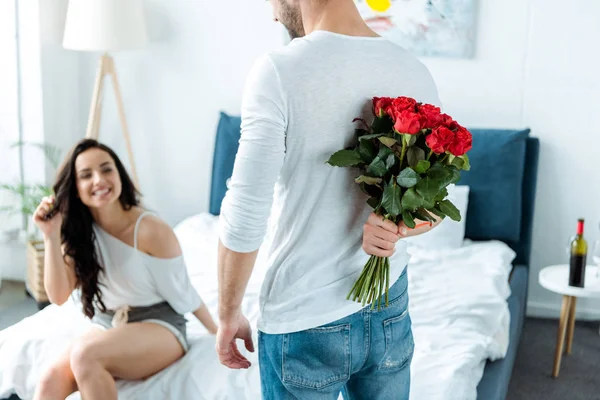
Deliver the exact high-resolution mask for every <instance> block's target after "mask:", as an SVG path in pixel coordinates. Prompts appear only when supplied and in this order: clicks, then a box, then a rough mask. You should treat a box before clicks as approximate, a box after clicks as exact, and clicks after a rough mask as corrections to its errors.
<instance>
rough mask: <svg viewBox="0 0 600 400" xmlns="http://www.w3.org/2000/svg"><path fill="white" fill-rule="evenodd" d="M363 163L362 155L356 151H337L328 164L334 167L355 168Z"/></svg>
mask: <svg viewBox="0 0 600 400" xmlns="http://www.w3.org/2000/svg"><path fill="white" fill-rule="evenodd" d="M361 163H362V159H361V158H360V154H358V153H357V152H356V151H354V150H340V151H337V152H335V153H333V155H332V156H331V157H330V158H329V160H328V161H327V164H329V165H332V166H334V167H355V166H357V165H359V164H361Z"/></svg>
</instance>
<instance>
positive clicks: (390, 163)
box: [385, 153, 396, 171]
mask: <svg viewBox="0 0 600 400" xmlns="http://www.w3.org/2000/svg"><path fill="white" fill-rule="evenodd" d="M394 165H396V155H395V154H393V153H392V154H390V155H389V156H387V159H386V160H385V167H386V168H387V169H388V171H389V170H390V169H392V167H393V166H394Z"/></svg>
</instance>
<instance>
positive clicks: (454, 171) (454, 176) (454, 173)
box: [450, 168, 460, 184]
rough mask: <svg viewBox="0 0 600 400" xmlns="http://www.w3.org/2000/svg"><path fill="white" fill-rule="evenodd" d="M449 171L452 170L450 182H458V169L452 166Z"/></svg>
mask: <svg viewBox="0 0 600 400" xmlns="http://www.w3.org/2000/svg"><path fill="white" fill-rule="evenodd" d="M450 171H451V172H452V178H451V179H450V184H452V183H454V184H456V183H458V182H459V181H460V171H459V170H457V169H456V168H452V169H451V170H450Z"/></svg>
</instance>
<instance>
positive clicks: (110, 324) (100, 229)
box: [33, 139, 217, 400]
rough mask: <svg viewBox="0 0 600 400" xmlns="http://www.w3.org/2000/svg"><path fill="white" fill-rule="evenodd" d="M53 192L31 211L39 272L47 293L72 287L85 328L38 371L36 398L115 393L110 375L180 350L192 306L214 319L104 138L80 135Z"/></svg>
mask: <svg viewBox="0 0 600 400" xmlns="http://www.w3.org/2000/svg"><path fill="white" fill-rule="evenodd" d="M54 192H55V193H56V199H54V198H46V199H44V200H43V201H42V203H41V204H40V205H39V207H38V209H37V210H36V212H35V215H34V217H33V218H34V221H35V224H36V225H37V226H38V227H39V228H40V230H41V232H42V233H43V235H44V243H45V251H46V255H45V261H44V281H45V288H46V291H47V293H48V297H49V299H50V301H51V302H52V303H55V304H59V305H60V304H63V303H64V302H65V301H67V299H68V298H69V296H70V295H71V292H73V290H74V289H75V288H79V289H80V291H81V303H82V305H83V312H84V313H85V315H86V316H88V317H89V318H91V319H92V322H93V328H91V329H90V331H89V332H87V333H85V334H84V335H82V336H81V337H80V338H78V339H76V340H74V342H73V343H72V344H71V345H70V346H69V348H68V349H67V350H66V351H65V353H64V354H63V355H62V356H61V357H60V358H59V359H58V360H56V362H55V363H54V365H53V366H52V367H51V368H49V370H48V371H47V372H46V373H45V374H44V376H43V378H42V379H41V380H40V382H39V384H38V387H37V389H36V394H35V399H44V400H49V399H61V400H63V399H65V397H67V396H68V395H69V394H71V393H73V392H75V391H77V390H79V391H80V392H81V394H82V397H83V398H84V399H88V400H90V399H101V400H107V399H116V398H117V389H116V385H115V379H126V380H137V379H144V378H146V377H148V376H151V375H153V374H155V373H157V372H159V371H161V370H162V369H164V368H166V367H168V366H169V365H171V364H172V363H174V362H175V361H177V360H178V359H180V358H181V357H182V356H183V355H184V354H185V353H186V351H187V350H188V343H187V340H186V319H185V318H184V317H183V314H185V313H186V312H192V311H193V313H194V315H195V316H196V317H197V318H198V319H199V320H200V322H201V323H202V324H203V325H204V326H205V327H206V328H207V329H208V331H209V332H210V333H212V334H214V333H216V331H217V326H216V325H215V323H214V321H213V319H212V318H211V316H210V314H209V312H208V310H207V308H206V306H205V305H204V304H203V303H202V300H201V299H200V297H199V295H198V293H197V292H196V291H195V290H194V288H193V287H192V285H191V283H190V281H189V278H188V274H187V270H186V266H185V264H184V260H183V257H182V254H181V249H180V246H179V242H178V240H177V237H176V236H175V234H174V232H173V231H172V229H171V228H170V227H169V226H168V225H167V224H166V223H164V222H163V221H161V220H160V219H159V218H158V217H156V216H154V215H152V214H151V213H149V212H147V211H145V210H144V209H142V208H141V207H140V202H139V197H138V195H139V193H138V192H137V191H136V188H135V187H134V185H133V183H132V181H131V179H130V178H129V176H128V175H127V172H126V171H125V168H124V167H123V164H122V163H121V162H120V161H119V159H118V157H117V156H116V154H115V153H114V152H113V151H112V150H111V149H109V148H108V147H106V146H104V145H102V144H99V143H98V142H96V141H95V140H88V139H86V140H82V141H81V142H79V143H78V144H77V145H76V146H75V148H74V149H73V151H72V153H71V155H70V156H69V157H68V158H67V160H66V162H65V164H64V165H63V167H62V169H61V171H60V172H59V175H58V179H57V182H56V185H55V186H54Z"/></svg>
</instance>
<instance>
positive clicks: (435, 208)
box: [429, 206, 446, 219]
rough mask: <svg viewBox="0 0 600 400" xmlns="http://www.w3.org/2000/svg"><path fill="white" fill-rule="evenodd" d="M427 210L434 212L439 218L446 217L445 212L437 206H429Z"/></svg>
mask: <svg viewBox="0 0 600 400" xmlns="http://www.w3.org/2000/svg"><path fill="white" fill-rule="evenodd" d="M429 211H431V212H432V213H434V214H435V215H437V216H438V217H440V218H442V219H443V218H446V214H444V213H443V212H442V211H441V210H440V209H439V206H436V207H433V208H430V209H429Z"/></svg>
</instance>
